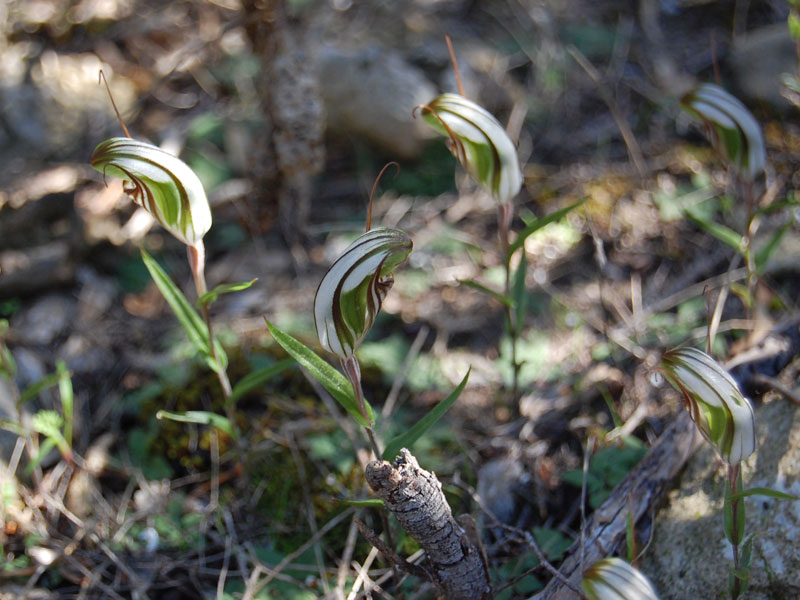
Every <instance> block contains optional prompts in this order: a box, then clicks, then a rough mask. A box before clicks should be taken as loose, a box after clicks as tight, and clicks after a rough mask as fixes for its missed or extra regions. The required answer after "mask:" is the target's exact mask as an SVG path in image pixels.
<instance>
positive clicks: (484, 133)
mask: <svg viewBox="0 0 800 600" xmlns="http://www.w3.org/2000/svg"><path fill="white" fill-rule="evenodd" d="M421 108H423V111H424V112H423V118H424V119H425V122H426V123H428V124H429V125H430V126H431V127H433V128H434V129H435V130H436V131H438V132H439V133H441V134H443V135H445V136H447V137H449V138H450V142H449V144H448V145H449V147H450V151H451V152H452V153H453V154H454V155H455V157H456V158H457V159H458V162H460V163H461V164H462V165H463V167H464V168H465V169H466V170H467V172H469V174H470V175H471V176H472V178H473V179H475V181H476V182H477V183H478V184H479V185H480V186H482V187H483V188H484V189H485V190H486V191H488V192H489V193H490V194H491V195H492V196H493V197H494V198H495V200H497V201H498V202H499V203H500V204H507V203H509V202H511V200H513V199H514V196H516V195H517V193H518V192H519V190H520V188H521V187H522V171H520V168H519V157H518V156H517V149H516V148H515V147H514V143H513V142H512V141H511V139H510V138H509V137H508V134H507V133H506V131H505V129H503V127H502V125H500V123H499V122H498V121H497V119H495V118H494V117H493V116H492V114H491V113H489V112H488V111H487V110H486V109H484V108H483V107H481V106H479V105H478V104H475V103H474V102H472V101H470V100H467V99H466V98H464V97H463V96H460V95H458V94H442V95H441V96H439V97H438V98H436V99H435V100H434V101H433V102H431V103H430V104H428V105H427V106H424V107H421Z"/></svg>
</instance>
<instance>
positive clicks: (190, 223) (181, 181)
mask: <svg viewBox="0 0 800 600" xmlns="http://www.w3.org/2000/svg"><path fill="white" fill-rule="evenodd" d="M91 163H92V166H93V167H94V168H95V169H97V170H98V171H100V172H101V173H103V175H104V176H105V175H112V176H114V177H119V178H121V179H124V180H125V186H124V189H125V192H126V193H127V194H128V195H129V196H130V197H131V199H132V200H133V201H134V202H135V203H136V204H138V205H139V206H142V207H143V208H145V209H146V210H147V212H149V213H150V214H151V215H152V216H153V217H154V218H155V219H156V220H157V221H158V222H159V223H160V224H161V225H162V226H163V227H164V228H165V229H166V230H167V231H169V232H170V233H171V234H172V235H174V236H175V237H176V238H178V239H179V240H180V241H182V242H183V243H184V244H187V245H189V246H196V245H197V244H198V243H199V242H200V241H201V240H202V239H203V236H204V235H205V234H206V233H207V232H208V230H209V229H210V228H211V208H210V207H209V205H208V198H206V193H205V190H204V189H203V185H202V184H201V183H200V180H199V179H198V177H197V175H196V174H195V172H194V171H192V169H191V168H189V166H188V165H187V164H186V163H184V162H183V161H182V160H181V159H179V158H177V157H175V156H173V155H172V154H169V153H168V152H165V151H164V150H162V149H161V148H159V147H158V146H154V145H153V144H148V143H147V142H141V141H139V140H134V139H131V138H127V137H116V138H111V139H108V140H105V141H104V142H100V144H98V146H97V148H95V150H94V153H93V154H92V158H91Z"/></svg>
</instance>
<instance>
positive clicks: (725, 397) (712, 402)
mask: <svg viewBox="0 0 800 600" xmlns="http://www.w3.org/2000/svg"><path fill="white" fill-rule="evenodd" d="M661 371H662V372H663V373H664V376H665V377H666V379H667V381H669V382H670V383H671V384H672V385H673V386H674V387H675V388H676V389H677V390H678V391H679V392H681V394H683V397H684V400H685V401H686V407H687V408H688V410H689V413H690V414H691V416H692V420H694V422H695V424H696V425H697V428H698V429H699V430H700V433H702V434H703V437H705V438H706V439H707V440H708V441H709V442H711V444H712V445H713V446H714V448H716V450H717V452H719V454H720V455H721V456H722V458H723V459H725V461H727V462H728V464H730V465H738V464H739V463H740V462H742V461H743V460H745V459H746V458H747V457H748V456H750V455H751V454H752V453H753V451H754V450H755V448H756V437H755V419H754V417H753V407H752V406H750V402H749V401H748V400H747V398H745V397H744V395H743V394H742V392H741V390H739V386H738V385H736V382H735V381H734V380H733V378H732V377H731V376H730V375H729V374H728V372H727V371H725V369H723V368H722V367H721V366H720V365H719V363H717V361H715V360H714V359H713V358H711V357H710V356H709V355H708V354H706V353H705V352H702V351H701V350H697V349H696V348H676V349H674V350H670V351H669V352H665V353H664V355H663V356H662V357H661Z"/></svg>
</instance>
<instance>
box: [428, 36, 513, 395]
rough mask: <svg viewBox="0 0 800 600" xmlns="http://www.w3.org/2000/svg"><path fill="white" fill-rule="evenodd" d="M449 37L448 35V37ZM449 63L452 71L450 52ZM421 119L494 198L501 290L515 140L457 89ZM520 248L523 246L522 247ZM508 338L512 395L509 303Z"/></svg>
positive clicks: (433, 104) (510, 315) (507, 289)
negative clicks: (441, 136) (499, 255)
mask: <svg viewBox="0 0 800 600" xmlns="http://www.w3.org/2000/svg"><path fill="white" fill-rule="evenodd" d="M448 41H449V40H448ZM453 65H454V68H455V69H456V72H457V66H456V63H455V58H454V59H453ZM418 108H421V109H422V111H423V119H424V120H425V122H426V123H428V124H429V125H430V126H431V127H433V128H434V129H435V130H436V131H438V132H439V133H441V134H443V135H444V136H446V137H447V146H448V148H449V149H450V151H451V152H452V153H453V155H454V156H455V157H456V159H457V160H458V162H459V163H460V164H461V165H462V166H463V167H464V169H466V171H467V172H468V173H469V174H470V176H471V177H472V179H474V180H475V182H476V183H477V184H478V185H480V186H481V187H482V188H483V189H485V190H486V191H487V192H488V193H489V194H490V195H491V196H492V197H493V198H494V199H495V200H496V201H497V212H498V219H497V220H498V229H499V235H500V244H501V251H502V254H503V255H504V256H505V260H504V264H505V267H506V281H505V294H506V296H508V295H509V294H510V292H511V279H512V274H511V267H510V258H511V257H510V254H511V252H510V251H509V248H510V246H511V239H510V234H511V223H512V221H513V218H514V204H513V199H514V197H515V196H516V195H517V193H519V190H520V189H521V187H522V171H521V170H520V166H519V157H518V155H517V149H516V147H515V145H514V143H513V142H512V141H511V138H509V136H508V134H507V133H506V131H505V129H504V128H503V126H502V125H500V123H499V121H498V120H497V119H496V118H495V117H494V116H493V115H492V114H491V113H490V112H489V111H487V110H486V109H485V108H483V107H482V106H480V105H478V104H476V103H475V102H472V101H471V100H468V99H467V98H465V97H464V96H463V95H460V94H451V93H447V94H442V95H441V96H439V97H438V98H435V99H434V100H433V101H432V102H430V103H429V104H427V105H425V106H421V107H418ZM523 251H524V250H523ZM505 311H506V322H507V324H508V333H509V337H510V338H511V363H512V369H513V392H512V393H513V396H514V398H516V396H517V388H518V377H519V368H520V365H519V364H518V363H517V356H516V354H517V338H518V337H519V327H520V324H519V323H517V322H516V315H515V313H514V311H513V310H512V307H511V306H505Z"/></svg>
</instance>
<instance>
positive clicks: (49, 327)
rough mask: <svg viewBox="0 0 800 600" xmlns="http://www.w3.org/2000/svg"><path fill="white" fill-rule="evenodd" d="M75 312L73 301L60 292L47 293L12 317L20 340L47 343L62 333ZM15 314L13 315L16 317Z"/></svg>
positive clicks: (31, 343) (30, 342)
mask: <svg viewBox="0 0 800 600" xmlns="http://www.w3.org/2000/svg"><path fill="white" fill-rule="evenodd" d="M74 313H75V301H74V300H73V299H72V298H69V297H67V296H64V295H62V294H49V295H47V296H45V297H43V298H41V299H39V300H36V302H35V303H34V304H33V306H31V307H30V308H29V309H28V310H23V311H21V312H20V313H19V316H18V317H17V318H15V319H12V323H11V326H12V327H13V328H14V330H15V331H16V332H17V334H18V336H19V339H20V341H21V342H22V343H23V344H28V345H42V346H45V345H49V344H52V343H53V341H54V340H55V339H56V338H57V337H58V336H59V335H60V334H62V333H63V332H64V331H65V330H66V328H67V327H68V325H69V324H70V322H71V321H72V316H73V314H74ZM16 316H17V315H15V317H16Z"/></svg>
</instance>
